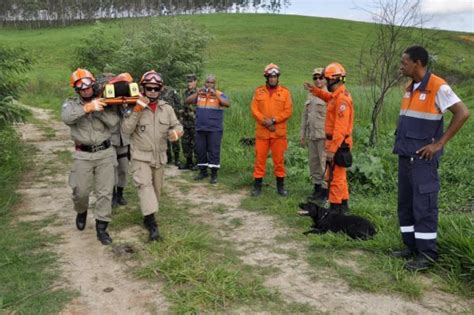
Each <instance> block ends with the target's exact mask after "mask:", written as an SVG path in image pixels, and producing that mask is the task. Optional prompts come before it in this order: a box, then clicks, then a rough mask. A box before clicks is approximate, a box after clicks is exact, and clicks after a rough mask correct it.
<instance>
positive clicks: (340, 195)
mask: <svg viewBox="0 0 474 315" xmlns="http://www.w3.org/2000/svg"><path fill="white" fill-rule="evenodd" d="M311 92H312V93H313V94H314V95H315V96H317V97H319V98H321V99H322V100H324V101H326V102H327V114H326V123H325V125H324V130H325V132H326V143H325V147H326V151H328V152H332V153H335V152H336V151H337V149H338V148H339V147H340V146H341V144H342V143H343V142H344V141H345V142H346V143H347V144H348V145H349V147H350V148H351V149H352V128H353V124H354V107H353V104H352V97H351V95H350V94H349V92H348V91H347V90H346V87H345V85H341V86H339V87H338V88H337V89H336V90H335V91H334V92H332V93H331V92H326V91H324V90H321V89H318V88H316V87H314V88H313V89H312V91H311ZM348 199H349V188H348V186H347V178H346V169H345V168H344V167H341V166H339V165H336V164H334V173H333V179H332V181H331V186H330V187H329V202H330V203H335V204H340V203H341V202H342V200H348Z"/></svg>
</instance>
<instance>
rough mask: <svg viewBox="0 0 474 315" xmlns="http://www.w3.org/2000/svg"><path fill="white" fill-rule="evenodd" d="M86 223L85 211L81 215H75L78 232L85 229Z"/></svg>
mask: <svg viewBox="0 0 474 315" xmlns="http://www.w3.org/2000/svg"><path fill="white" fill-rule="evenodd" d="M86 222H87V211H84V212H83V213H78V214H77V215H76V227H77V229H78V230H79V231H82V230H84V229H85V228H86Z"/></svg>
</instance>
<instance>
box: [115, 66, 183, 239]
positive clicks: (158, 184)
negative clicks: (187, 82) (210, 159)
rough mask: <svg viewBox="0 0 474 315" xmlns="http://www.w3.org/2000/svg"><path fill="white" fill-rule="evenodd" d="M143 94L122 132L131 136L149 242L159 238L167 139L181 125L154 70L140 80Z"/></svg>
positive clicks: (179, 130) (180, 131)
mask: <svg viewBox="0 0 474 315" xmlns="http://www.w3.org/2000/svg"><path fill="white" fill-rule="evenodd" d="M140 85H141V87H142V92H143V96H141V97H139V99H138V101H137V105H135V107H134V108H133V111H132V112H131V113H130V115H128V116H125V117H124V120H123V123H122V131H123V132H124V133H125V134H128V135H131V144H130V149H131V150H130V151H131V173H132V178H133V181H134V183H135V185H136V186H137V188H138V197H139V199H140V209H141V211H142V213H143V216H144V219H143V222H144V224H145V227H146V228H147V229H148V231H149V239H150V241H157V240H161V235H160V233H159V230H158V224H157V222H156V218H155V212H157V211H158V207H159V200H160V195H161V188H162V186H163V181H164V169H165V165H166V163H167V156H166V148H167V143H166V141H167V140H170V141H172V142H175V141H177V140H178V139H179V137H181V136H182V134H183V126H182V125H181V124H180V122H179V121H178V119H177V118H176V114H175V112H174V110H173V107H171V106H170V105H168V104H167V103H166V102H165V101H163V100H161V99H160V91H161V89H162V88H163V80H162V78H161V75H160V74H159V73H157V72H156V71H154V70H151V71H148V72H146V73H145V74H143V76H142V78H141V79H140Z"/></svg>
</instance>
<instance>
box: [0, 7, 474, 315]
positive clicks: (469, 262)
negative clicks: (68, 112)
mask: <svg viewBox="0 0 474 315" xmlns="http://www.w3.org/2000/svg"><path fill="white" fill-rule="evenodd" d="M169 18H170V17H160V19H169ZM179 18H183V19H189V20H191V21H193V22H195V23H197V24H200V25H203V26H204V28H205V29H206V30H207V31H208V32H210V33H211V35H213V36H214V40H213V41H212V42H211V44H210V45H209V47H208V49H207V51H206V59H207V63H206V69H205V72H212V73H215V74H216V75H217V78H218V83H219V86H220V88H221V89H222V90H223V91H225V92H226V93H227V94H229V95H230V97H231V100H232V106H231V108H230V109H228V110H226V114H225V127H224V128H225V131H224V138H223V145H222V155H221V165H222V169H221V171H220V173H219V174H220V177H219V180H220V182H222V183H224V184H225V185H227V186H228V187H230V189H236V188H243V189H248V190H250V184H251V182H252V168H253V160H254V152H253V148H245V147H242V146H240V145H239V139H240V138H241V137H244V136H245V137H251V136H253V133H254V124H255V123H254V121H253V119H252V118H251V115H250V109H249V104H250V100H251V97H252V92H253V89H254V88H255V87H256V86H258V85H261V84H263V83H264V82H263V77H262V70H263V68H264V66H265V65H266V64H268V63H270V62H274V63H277V64H279V65H280V67H281V69H282V76H281V83H282V84H283V85H286V86H287V87H289V88H290V90H291V92H292V95H293V101H294V112H293V117H292V118H291V119H290V121H289V129H288V130H289V150H288V151H287V153H286V166H287V171H288V176H287V179H286V182H287V186H288V188H289V190H290V197H289V198H287V199H282V198H275V192H274V190H275V187H274V186H275V183H274V178H273V176H272V168H271V160H270V159H269V160H268V162H269V163H268V167H267V170H268V171H267V177H266V179H265V183H266V184H267V185H266V186H265V187H264V193H263V195H262V197H261V198H259V199H250V198H249V199H247V200H245V201H244V207H245V208H247V209H251V210H255V211H259V212H263V213H266V214H269V215H274V216H277V217H279V218H280V219H281V221H282V222H284V223H285V224H286V225H288V226H289V227H291V228H293V229H294V233H293V234H292V235H291V236H290V237H291V238H292V239H294V240H300V241H302V240H303V239H305V238H303V236H301V235H300V232H302V231H304V230H305V229H306V228H307V227H308V226H309V224H310V223H309V221H308V219H305V218H300V217H297V216H296V215H295V212H296V210H297V205H298V203H299V202H300V201H301V200H304V199H305V197H306V196H307V195H308V194H309V193H310V190H311V185H310V181H309V177H308V170H307V156H306V155H307V151H306V149H304V148H301V147H300V146H299V145H298V130H299V123H300V118H301V111H302V108H303V106H302V104H303V102H304V98H305V91H304V90H303V88H302V83H303V82H304V81H306V80H309V79H310V72H311V69H313V68H314V67H316V66H322V65H325V64H327V63H329V62H331V61H334V60H337V61H339V62H341V63H342V64H343V65H344V66H345V67H346V69H347V71H348V84H347V86H348V89H349V90H350V91H351V93H352V95H353V99H354V104H355V105H354V106H355V110H356V114H355V129H354V138H355V141H354V143H355V145H354V156H355V157H356V159H355V167H354V168H353V169H351V171H350V172H349V181H350V189H351V202H350V204H351V209H352V211H353V212H354V213H356V214H360V215H363V216H365V217H367V218H369V219H370V220H372V221H373V222H374V223H375V224H376V226H377V230H378V234H377V236H376V237H375V239H373V240H371V241H367V242H361V241H351V240H348V239H346V238H345V237H343V236H340V235H333V234H328V235H324V236H312V237H311V239H310V241H309V243H310V244H309V246H308V250H307V252H308V255H309V261H310V263H311V264H313V265H314V266H315V268H320V267H328V268H333V269H334V271H335V272H337V273H338V274H339V275H341V277H343V278H344V279H346V280H347V281H348V282H349V283H350V285H351V286H352V287H354V288H358V289H361V290H368V291H374V292H398V293H400V294H404V295H407V296H410V297H420V296H421V295H422V294H423V290H424V289H425V287H424V286H423V285H422V284H420V282H419V278H418V277H417V276H416V275H415V276H413V275H412V274H409V273H407V272H406V271H404V270H402V268H401V263H402V262H401V261H399V260H395V259H392V258H389V257H388V255H386V253H387V252H388V251H389V250H390V249H393V248H397V247H399V246H400V245H401V240H400V235H399V232H398V228H397V227H398V223H397V219H396V156H395V155H393V154H392V153H391V150H392V145H393V131H394V129H395V123H396V120H397V116H398V111H399V102H400V98H401V95H402V93H401V89H395V90H394V91H393V92H392V93H390V95H389V98H388V100H387V103H386V104H385V107H384V110H383V111H382V113H381V117H380V121H379V128H380V139H379V144H378V147H377V148H375V149H372V148H368V147H366V143H367V141H368V125H369V122H370V112H371V106H370V104H369V102H368V101H367V97H366V96H365V94H364V92H363V89H362V88H361V87H360V85H359V81H360V80H359V78H358V67H357V64H358V59H359V52H360V48H361V47H362V46H363V45H364V44H366V41H367V40H368V39H370V36H371V31H372V30H373V26H372V25H371V24H369V23H362V22H350V21H343V20H336V19H326V18H312V17H298V16H279V15H251V14H238V15H228V14H216V15H200V16H190V17H179ZM147 21H149V19H134V20H128V19H125V20H120V21H113V22H107V23H106V25H107V26H108V27H109V32H111V34H115V35H116V36H118V35H120V34H121V33H122V29H121V28H123V27H131V26H139V25H141V23H147ZM91 30H92V26H91V25H82V26H72V27H67V28H58V29H49V28H47V29H40V30H21V31H20V30H12V29H0V43H1V44H5V45H8V46H12V47H13V46H15V47H17V46H21V47H23V48H25V49H26V50H28V51H29V52H30V53H31V54H32V55H34V56H35V59H36V64H35V66H34V69H33V70H32V72H31V73H30V75H29V79H28V84H27V85H26V89H25V91H24V92H23V94H22V101H23V102H24V103H26V104H34V105H35V106H40V107H45V108H52V109H54V110H55V111H56V113H59V111H60V108H61V102H62V101H63V98H64V97H66V96H67V95H70V94H72V91H71V89H70V88H69V87H68V85H67V84H68V76H69V74H70V72H71V70H73V69H70V67H69V65H70V64H71V61H72V60H71V58H72V51H73V49H74V45H75V44H76V43H77V42H78V41H79V40H80V39H81V38H84V37H85V36H87V34H89V33H90V32H91ZM428 33H429V34H431V36H436V38H437V39H438V43H437V46H436V48H434V49H433V50H432V51H431V52H432V53H435V54H436V55H437V56H438V61H437V63H436V64H435V65H434V70H435V73H437V74H439V75H441V76H445V77H446V78H447V79H448V81H449V82H453V83H457V85H455V86H454V89H455V92H456V93H457V94H458V95H459V96H460V97H461V98H462V99H463V101H464V102H465V103H466V104H467V105H468V107H469V108H470V110H471V112H472V111H473V110H474V88H473V84H472V83H473V82H474V72H473V70H472V64H474V43H473V42H472V41H468V40H466V39H463V38H461V35H466V34H461V33H456V32H431V31H429V32H428ZM469 36H472V35H471V34H469ZM463 58H464V61H463V62H459V60H461V59H463ZM158 70H159V69H158ZM449 119H450V114H447V115H446V121H447V122H448V121H449ZM473 137H474V119H472V117H471V119H470V120H469V121H468V122H467V124H466V125H465V126H464V128H463V129H462V130H461V131H460V133H459V134H458V135H457V136H456V137H455V138H454V139H453V140H451V142H450V143H449V144H448V145H447V147H446V149H445V155H444V157H443V159H442V162H441V167H440V176H441V181H442V190H441V192H440V209H441V210H440V212H441V213H440V226H439V250H440V254H441V256H440V261H439V264H438V265H437V267H436V268H434V269H433V270H432V271H431V272H430V273H429V275H430V277H431V278H433V279H438V280H439V281H438V280H437V281H436V283H437V284H439V285H441V287H442V288H443V289H444V290H447V291H450V292H455V293H457V294H462V295H466V296H469V297H472V292H474V270H473V266H474V233H473V232H472V231H473V230H474V223H473V210H474V199H473V198H474V197H473V196H474V191H473V188H472V182H473V181H474V164H473V163H472V152H474V138H473ZM374 170H375V171H374ZM183 189H186V188H185V187H184V188H183ZM133 195H134V192H133V190H128V191H127V197H129V198H133V197H132V196H133ZM132 203H133V204H135V206H134V207H135V208H133V209H134V210H133V211H129V210H130V209H132V208H126V209H128V210H126V211H119V212H117V213H116V214H114V221H113V224H112V226H113V227H114V228H121V227H125V226H129V225H130V224H141V215H140V213H139V211H138V208H137V206H136V200H135V202H132ZM131 207H132V206H131ZM167 208H169V209H174V205H173V203H172V202H171V201H170V200H167V201H165V202H164V206H163V219H164V220H165V222H167V221H166V220H169V221H168V222H167V223H165V224H164V232H165V235H166V234H169V236H170V239H169V240H168V241H167V242H170V244H173V245H174V246H175V247H176V246H178V249H179V250H182V252H181V251H179V250H178V249H176V251H174V249H173V248H170V247H169V246H168V247H166V246H163V247H158V246H150V249H149V251H150V254H151V255H152V257H153V258H154V259H155V261H154V262H152V263H151V264H150V266H149V268H145V269H144V270H143V272H142V274H141V275H142V276H148V277H154V276H153V274H154V273H153V271H154V270H158V269H159V270H162V269H163V270H165V271H164V272H165V273H166V274H167V275H168V276H167V281H168V282H167V283H168V284H167V285H168V292H170V293H169V294H170V295H169V297H170V298H171V300H172V301H175V302H177V304H176V306H175V307H176V311H180V312H184V311H191V310H216V311H217V310H221V311H222V310H227V308H226V307H227V306H226V305H227V304H226V303H224V302H223V301H224V300H226V301H228V298H229V297H228V296H227V295H226V294H227V293H228V292H234V291H232V290H231V288H232V287H233V286H237V287H239V286H240V285H244V286H245V289H239V290H242V294H243V297H242V296H238V295H234V294H235V293H230V296H231V297H234V300H232V298H231V302H230V303H231V304H232V303H235V299H237V300H238V299H240V298H250V299H255V300H258V299H263V300H264V301H265V300H266V299H268V298H269V295H268V292H264V291H259V290H257V289H255V288H260V284H258V283H254V282H246V280H245V281H244V282H243V283H241V282H238V284H236V283H235V282H232V281H230V282H227V280H225V279H234V280H235V274H232V273H228V272H227V271H228V269H226V268H227V267H228V266H232V267H235V266H236V267H237V269H238V270H239V268H238V267H239V266H238V264H237V265H232V264H234V263H235V261H233V260H231V262H230V264H231V265H226V263H228V262H226V261H222V260H219V259H217V260H215V259H214V258H215V257H214V256H213V255H216V253H215V251H214V249H212V250H211V249H209V248H208V247H206V246H205V245H206V244H214V242H215V240H212V237H211V238H210V236H209V235H208V234H206V233H205V231H206V228H204V227H203V229H195V227H193V228H190V227H189V224H190V223H189V222H188V221H186V220H185V221H184V223H181V222H176V221H175V220H174V219H173V218H171V217H170V218H168V219H166V218H167V216H168V215H169V214H168V213H167V211H168V210H166V209H167ZM214 210H215V211H216V212H219V211H221V209H219V208H216V209H214ZM175 211H177V210H176V209H175ZM181 211H182V209H179V211H177V212H178V214H179V215H180V214H181ZM179 215H178V217H179V218H181V217H180V216H179ZM160 216H161V214H160ZM184 219H186V218H184ZM168 223H169V224H168ZM181 224H182V225H181ZM234 224H235V225H236V226H237V225H238V224H239V222H234ZM167 226H169V227H173V230H169V231H167V230H166V229H167ZM175 228H176V229H177V231H184V232H189V233H191V235H190V234H189V233H188V234H186V233H184V232H183V233H184V234H183V235H176V234H175V233H176V232H175V231H174V229H175ZM188 230H189V231H188ZM144 237H145V236H144ZM194 238H196V239H198V240H201V241H202V242H203V244H204V245H203V246H204V247H203V248H204V249H203V250H204V251H205V252H207V253H208V255H209V256H204V257H201V256H199V257H201V260H199V261H197V262H192V261H191V262H188V261H187V260H186V259H187V258H186V255H185V253H186V251H196V248H195V247H196V246H197V245H196V244H195V242H194V240H193V239H194ZM180 246H181V247H180ZM198 248H200V247H198ZM353 249H362V250H363V252H364V254H363V255H362V256H356V257H353V256H351V255H350V254H347V252H348V251H351V250H353ZM200 250H202V248H200ZM220 250H222V249H221V248H220V247H219V246H218V249H217V251H218V252H219V251H220ZM175 255H179V259H181V261H182V262H187V263H190V264H191V263H196V264H197V265H196V268H197V271H196V273H194V274H189V273H187V272H189V270H187V268H188V267H186V266H187V265H186V264H181V265H178V266H177V267H176V268H177V269H178V270H176V269H173V268H171V267H170V261H172V259H173V258H174V256H175ZM324 257H329V258H326V259H323V258H324ZM335 257H345V258H346V259H354V260H355V261H356V262H357V264H358V265H359V266H365V267H363V268H359V270H354V269H352V268H348V267H345V266H338V265H334V264H333V263H332V260H333V258H335ZM208 258H212V261H216V263H217V265H216V266H214V265H213V267H215V268H216V269H210V270H213V273H215V274H218V275H219V277H218V278H219V279H220V281H223V282H220V283H221V284H222V283H225V284H226V286H225V287H226V288H227V285H229V291H228V292H227V291H225V293H218V292H214V291H210V292H212V296H210V295H209V296H207V297H206V294H205V292H206V289H203V288H202V287H201V286H204V288H206V286H208V285H210V286H215V285H216V283H215V282H213V280H212V279H214V278H212V279H210V278H208V277H210V275H209V274H205V275H202V274H200V273H199V272H198V271H199V270H200V269H199V267H200V265H199V264H200V263H202V262H206V261H207V260H206V259H208ZM156 268H158V269H156ZM160 268H161V269H160ZM166 268H171V269H166ZM179 268H182V269H179ZM222 268H223V269H222ZM226 270H227V271H226ZM239 272H240V271H239ZM242 272H244V271H242ZM181 276H183V277H184V278H185V279H196V278H193V277H197V278H199V279H202V280H203V283H204V284H202V283H199V284H196V283H193V281H190V283H188V282H186V284H185V285H182V283H181V282H180V281H182V280H181V278H179V277H181ZM239 276H240V274H239ZM175 277H176V278H175ZM168 278H169V279H168ZM242 279H246V277H245V276H244V277H242ZM249 288H254V289H249ZM213 289H214V288H213ZM249 290H250V291H249ZM214 295H216V297H215V298H217V300H213V298H214ZM270 295H271V294H270ZM236 297H238V298H236ZM216 305H217V306H216ZM213 307H217V308H213ZM298 307H299V306H296V309H297V308H298Z"/></svg>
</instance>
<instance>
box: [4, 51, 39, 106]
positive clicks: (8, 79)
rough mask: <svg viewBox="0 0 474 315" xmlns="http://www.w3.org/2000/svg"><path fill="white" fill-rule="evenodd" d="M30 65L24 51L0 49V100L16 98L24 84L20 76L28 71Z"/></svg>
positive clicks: (29, 60)
mask: <svg viewBox="0 0 474 315" xmlns="http://www.w3.org/2000/svg"><path fill="white" fill-rule="evenodd" d="M31 63H32V61H31V59H30V58H29V57H28V55H27V54H26V51H25V50H24V49H20V48H15V49H12V48H7V47H0V100H3V99H4V98H5V97H7V96H11V97H14V98H16V97H18V94H19V91H20V89H21V87H22V86H23V85H24V83H25V82H26V80H25V79H24V78H22V76H21V75H22V74H23V73H25V72H26V71H28V70H30V68H31Z"/></svg>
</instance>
